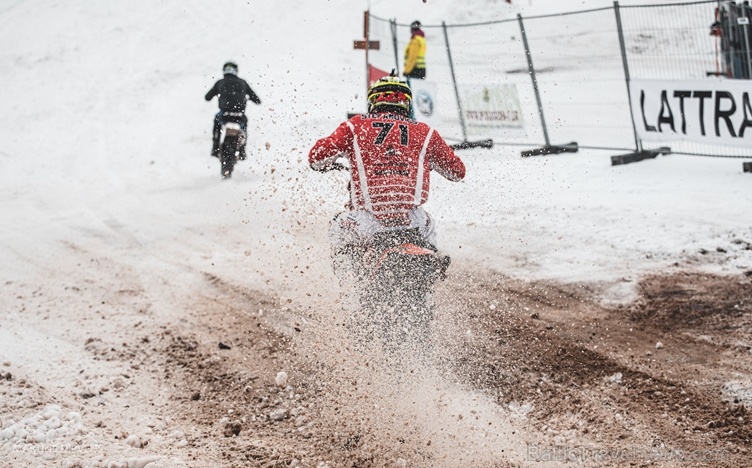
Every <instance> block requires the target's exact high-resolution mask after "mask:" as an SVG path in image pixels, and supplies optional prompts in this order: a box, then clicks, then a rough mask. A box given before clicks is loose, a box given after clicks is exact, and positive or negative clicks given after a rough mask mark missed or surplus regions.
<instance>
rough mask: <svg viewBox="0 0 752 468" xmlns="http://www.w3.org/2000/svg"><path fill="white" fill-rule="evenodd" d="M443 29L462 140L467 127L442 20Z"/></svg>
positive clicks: (464, 138)
mask: <svg viewBox="0 0 752 468" xmlns="http://www.w3.org/2000/svg"><path fill="white" fill-rule="evenodd" d="M441 27H442V28H443V29H444V43H445V44H446V50H447V56H448V57H449V70H451V72H452V84H453V85H454V96H455V98H457V109H459V111H460V125H461V126H462V141H467V129H466V128H465V114H464V112H462V103H461V102H460V92H459V91H458V90H457V78H455V76H454V63H453V62H452V51H451V49H450V48H449V36H448V35H447V27H446V23H445V22H444V21H442V22H441Z"/></svg>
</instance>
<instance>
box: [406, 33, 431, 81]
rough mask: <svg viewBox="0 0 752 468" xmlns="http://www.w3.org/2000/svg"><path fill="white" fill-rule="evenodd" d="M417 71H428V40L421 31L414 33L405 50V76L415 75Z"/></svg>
mask: <svg viewBox="0 0 752 468" xmlns="http://www.w3.org/2000/svg"><path fill="white" fill-rule="evenodd" d="M415 69H422V70H425V69H426V38H425V36H424V34H423V31H420V30H418V31H415V32H414V33H413V37H412V38H410V42H408V43H407V47H406V48H405V71H404V74H405V76H410V75H411V74H413V73H414V71H415ZM423 76H425V72H423Z"/></svg>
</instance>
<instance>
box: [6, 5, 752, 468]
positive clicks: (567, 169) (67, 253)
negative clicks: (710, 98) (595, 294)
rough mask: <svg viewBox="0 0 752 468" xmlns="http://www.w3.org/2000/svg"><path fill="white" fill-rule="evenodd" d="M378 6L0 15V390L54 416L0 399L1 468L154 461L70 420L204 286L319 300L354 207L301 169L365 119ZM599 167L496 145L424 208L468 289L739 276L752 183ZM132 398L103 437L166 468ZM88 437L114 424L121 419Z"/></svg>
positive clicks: (443, 16)
mask: <svg viewBox="0 0 752 468" xmlns="http://www.w3.org/2000/svg"><path fill="white" fill-rule="evenodd" d="M624 3H626V2H624ZM636 3H637V2H634V3H633V4H636ZM397 4H398V5H399V6H397ZM596 4H597V5H596ZM601 4H602V5H601ZM609 5H611V2H608V1H598V2H596V1H592V0H588V1H584V0H580V1H574V0H572V1H554V0H548V1H543V0H530V1H522V2H516V1H515V2H513V5H512V6H509V5H508V4H506V3H504V2H501V1H491V0H473V1H467V2H463V6H462V8H459V7H457V2H453V1H451V0H429V1H428V2H427V3H421V2H419V1H418V0H413V1H409V2H408V1H407V0H403V1H401V2H394V1H391V0H379V1H377V0H373V1H371V2H370V8H371V11H372V12H373V13H374V14H376V15H380V16H384V17H397V18H399V19H400V21H404V22H409V21H410V20H412V19H413V18H418V17H419V18H421V19H422V20H423V21H424V22H426V23H428V22H431V21H441V20H446V21H455V22H457V21H466V22H470V21H474V20H477V19H479V18H488V17H490V16H499V17H509V16H513V15H514V14H516V12H518V11H521V12H523V14H537V13H541V12H551V11H554V12H557V11H567V10H570V9H575V8H581V7H585V6H587V7H595V6H609ZM368 6H369V5H368V4H366V3H365V2H353V1H352V0H330V1H327V2H311V1H308V2H304V1H293V0H282V1H275V2H262V1H257V0H252V1H250V2H245V3H238V2H231V1H229V0H216V1H213V2H203V1H198V0H183V1H180V2H177V1H167V2H158V3H155V2H149V1H145V0H133V1H129V2H104V1H102V2H87V1H78V0H77V1H67V2H48V1H42V0H27V1H21V0H7V1H5V2H3V4H2V5H0V44H1V45H2V47H0V78H1V81H2V86H1V87H0V102H2V103H3V105H2V111H0V200H1V203H0V219H1V220H2V229H0V264H1V265H2V269H1V270H0V288H2V289H0V291H2V293H1V294H0V377H2V376H3V375H4V374H3V373H2V372H3V371H6V372H10V373H12V374H13V376H14V378H17V379H18V378H21V379H25V380H27V381H28V382H29V383H30V384H33V385H32V386H33V387H34V389H32V390H33V391H36V392H40V394H39V395H40V396H39V397H38V398H37V399H36V400H34V401H37V402H40V401H41V402H45V403H46V404H43V405H41V407H40V406H39V404H38V403H37V404H36V406H35V405H31V404H29V403H28V401H30V400H29V398H27V397H28V395H27V394H24V395H23V396H14V395H11V394H0V458H2V456H3V454H5V455H7V454H8V453H9V451H10V450H11V440H15V441H16V442H18V441H19V440H24V441H26V440H28V441H29V443H33V442H34V441H36V442H40V441H45V440H46V441H52V440H56V439H58V438H60V440H65V441H70V440H72V439H71V437H74V436H75V437H79V443H84V442H85V443H86V444H88V445H85V446H92V445H95V446H98V447H101V446H104V447H105V451H109V453H110V455H111V456H110V457H108V456H104V457H100V461H101V464H102V465H103V466H104V465H106V462H108V461H110V462H112V463H126V462H127V461H128V460H130V461H131V462H132V464H130V465H128V466H143V465H145V464H146V463H149V462H150V461H153V460H151V459H148V460H147V459H144V458H143V457H142V458H139V456H137V455H134V454H133V453H136V452H133V453H131V452H129V450H130V451H136V450H137V448H136V446H137V445H138V441H137V440H133V439H132V438H129V437H125V438H124V439H123V440H126V441H127V444H126V445H127V447H125V446H123V445H122V444H120V445H118V447H119V448H118V449H117V450H121V449H122V450H123V451H122V452H115V451H112V450H115V449H110V448H108V447H109V445H107V444H111V443H115V442H113V441H112V440H108V441H107V442H105V441H103V440H98V439H91V440H88V439H86V437H87V436H86V435H85V434H86V431H82V428H84V427H89V428H91V427H92V426H93V425H94V424H96V423H97V420H94V419H91V416H90V415H89V416H86V414H85V415H84V418H83V420H82V419H81V414H80V411H81V407H80V405H78V404H77V403H72V402H71V401H72V400H71V399H70V396H71V395H72V394H75V395H82V394H86V393H87V392H94V393H101V389H102V388H107V389H108V391H110V393H109V395H112V394H113V393H114V392H113V389H117V388H118V385H120V387H123V382H124V381H127V380H128V379H127V378H125V377H123V376H122V374H123V373H124V370H123V369H121V368H118V367H117V366H116V365H115V364H112V363H110V362H109V361H108V359H106V357H107V355H108V353H112V351H110V347H109V345H105V344H102V345H101V346H99V343H101V342H105V343H107V342H108V339H111V338H114V339H117V337H118V336H120V335H118V333H120V332H121V330H123V329H125V327H131V328H134V327H135V328H136V329H137V328H138V327H139V326H142V327H143V326H148V323H149V322H155V323H166V322H171V321H174V322H180V321H181V320H183V318H182V315H183V314H184V311H185V308H187V307H188V306H189V305H187V304H185V303H184V302H183V298H184V297H185V295H186V293H187V292H188V291H193V290H195V289H197V288H201V287H202V280H203V275H204V274H215V275H218V276H221V277H223V278H227V279H230V280H232V281H234V282H235V283H237V284H243V285H245V286H247V287H248V288H252V289H255V290H258V291H264V292H269V293H270V294H274V295H283V296H286V297H290V298H292V299H301V298H306V297H309V296H313V297H317V294H318V295H319V297H320V293H321V292H322V291H326V290H328V288H329V284H330V283H331V281H332V275H331V272H330V268H329V264H328V261H327V257H326V254H327V245H326V224H327V222H328V220H329V219H330V218H331V217H332V216H333V215H334V214H335V213H336V212H337V211H339V210H340V209H341V207H342V204H343V203H344V199H345V192H344V183H345V180H344V174H327V175H321V174H316V173H312V171H310V170H309V169H308V167H307V164H306V155H307V151H308V149H309V148H310V146H311V145H312V144H313V142H314V141H315V140H316V139H317V138H319V137H321V136H323V135H325V134H328V133H329V132H331V131H332V130H333V129H334V128H335V127H336V125H337V124H338V123H339V122H340V121H341V120H342V119H343V118H344V117H345V115H346V113H347V112H348V111H351V110H355V109H362V108H363V103H362V101H363V92H362V90H363V86H364V85H363V57H362V54H361V53H360V52H357V51H353V50H352V41H353V39H356V38H359V37H360V36H361V35H362V12H363V11H364V10H365V9H366V8H368ZM230 59H231V60H235V61H237V63H238V64H239V66H240V73H239V74H240V76H241V77H243V78H245V79H246V80H247V81H248V82H249V84H250V85H251V87H252V88H253V89H254V90H255V91H256V92H257V94H258V95H259V96H260V98H261V100H262V105H260V106H254V105H253V104H250V105H249V108H248V111H247V114H248V116H249V120H250V124H249V131H250V135H249V143H248V155H249V156H248V160H247V161H244V162H242V163H240V164H239V166H238V168H237V170H236V173H235V175H234V176H233V178H232V179H231V180H229V181H222V180H220V177H219V167H218V163H217V161H216V160H215V159H213V158H210V157H209V149H210V144H211V143H210V129H211V122H212V118H213V114H214V113H215V110H216V102H211V103H206V102H205V101H204V100H203V96H204V94H205V92H206V91H207V90H208V89H209V87H210V86H211V85H212V84H213V83H214V81H215V80H216V79H218V78H219V76H220V73H221V65H222V63H223V62H224V61H226V60H230ZM609 154H610V153H603V152H596V151H581V152H580V153H577V154H568V155H560V156H551V157H541V158H529V159H521V158H520V157H519V148H513V147H504V146H503V145H496V146H495V147H494V148H493V149H492V150H481V149H478V150H469V151H466V152H464V153H462V154H461V156H462V157H463V159H464V160H465V162H466V164H467V166H468V176H467V179H466V180H465V181H464V182H462V183H460V184H451V183H448V182H446V181H444V180H438V179H439V178H435V183H434V186H433V189H432V199H431V201H430V202H429V204H428V206H427V209H428V211H429V212H431V213H432V214H433V215H434V216H435V217H436V219H437V221H438V229H439V242H440V244H441V246H442V248H443V249H444V250H446V251H447V252H449V253H450V254H451V255H452V256H453V257H454V259H455V261H456V262H457V263H458V264H459V265H461V266H462V265H464V266H468V265H475V266H476V268H478V269H490V270H494V271H498V272H501V273H503V274H504V275H507V276H510V277H516V278H522V279H549V280H557V281H562V282H587V283H591V284H597V285H600V287H601V290H602V293H603V297H604V299H606V300H625V299H628V298H630V297H631V294H632V293H633V290H632V289H631V286H632V285H634V284H635V280H636V279H638V278H639V277H640V275H642V274H644V273H648V272H652V271H659V270H665V269H667V268H668V269H671V268H692V269H702V270H706V271H713V272H720V273H740V272H744V271H749V270H752V251H750V250H745V248H744V247H745V245H748V244H745V242H746V243H749V242H752V214H750V213H751V211H750V207H752V175H750V174H743V173H742V171H741V163H740V161H739V160H734V159H729V160H724V159H711V158H697V157H696V158H690V157H681V156H665V157H659V158H657V159H655V160H650V161H645V162H641V163H639V164H633V165H627V166H620V167H611V166H610V160H609V158H608V156H609ZM145 298H147V299H148V300H147V299H145ZM312 300H314V301H315V300H320V301H324V302H326V301H327V299H312ZM146 303H148V304H149V306H146V305H145V304H146ZM144 309H146V310H144ZM189 325H190V324H186V326H189ZM89 340H91V341H89ZM84 343H85V345H84ZM113 349H114V348H113ZM3 363H4V364H5V365H4V366H2V364H3ZM133 373H135V374H138V369H136V370H133ZM126 387H127V386H126ZM140 387H141V388H140V390H136V389H133V388H131V387H127V388H126V390H124V393H122V395H123V399H129V395H130V399H129V403H130V404H128V405H125V406H123V402H122V400H121V401H120V403H119V404H120V405H121V406H118V408H120V409H118V410H117V412H115V413H114V417H115V418H117V417H121V416H122V417H123V418H126V419H127V418H132V419H133V418H135V420H137V421H139V424H142V425H141V426H140V427H145V426H148V427H150V428H151V429H150V430H153V431H158V430H161V431H162V432H161V433H163V435H162V436H161V437H162V439H161V440H163V441H168V442H169V444H171V445H169V446H170V447H172V449H171V450H173V449H175V447H177V448H179V447H180V446H181V444H182V443H183V442H182V441H183V437H182V436H181V434H180V433H175V432H173V431H172V429H174V428H170V427H169V420H160V421H157V420H148V419H149V417H147V416H142V415H145V414H146V413H145V411H146V410H148V407H149V405H150V404H157V405H159V404H160V402H161V403H165V402H166V401H167V400H168V398H169V397H168V394H169V389H166V388H160V387H159V385H158V384H156V383H155V382H153V381H152V380H151V379H150V377H148V376H143V379H142V380H141V383H140ZM32 390H28V391H32ZM105 393H107V391H105ZM146 394H150V395H151V396H152V397H153V398H154V401H151V402H148V401H147V400H143V399H142V398H143V396H144V395H146ZM120 395H121V394H120V393H119V394H118V399H119V398H120ZM112 401H113V402H115V401H116V398H115V396H113V397H112ZM56 402H57V403H56ZM55 404H57V406H55ZM47 405H52V406H47ZM87 417H88V418H89V419H88V420H87ZM99 417H100V418H101V421H104V423H105V424H107V423H108V422H107V419H108V418H110V419H111V418H112V417H113V414H111V415H110V416H108V415H107V414H103V415H101V416H99ZM21 431H25V432H21ZM11 433H12V434H11ZM82 434H83V435H82ZM21 435H23V437H21ZM27 436H28V438H27ZM13 437H15V438H16V439H13ZM168 442H164V443H165V444H168ZM165 446H167V445H165ZM165 450H167V449H165ZM165 453H172V452H169V450H167V451H166V452H165ZM16 456H18V454H17V453H16ZM29 457H31V455H29ZM168 458H169V457H168ZM179 458H180V457H179V456H177V455H176V456H175V458H174V459H171V460H172V461H171V462H167V464H166V465H165V466H177V465H179V463H182V462H181V461H180V460H179ZM27 459H28V460H36V458H33V457H31V458H27ZM19 460H20V458H19ZM123 460H125V461H123ZM139 460H140V461H139ZM28 463H29V465H28V466H46V465H45V462H39V465H33V464H31V463H32V462H28ZM138 463H141V465H138ZM14 466H15V465H14ZM112 466H119V465H112ZM123 466H124V465H123ZM149 466H150V467H151V466H156V464H155V465H149Z"/></svg>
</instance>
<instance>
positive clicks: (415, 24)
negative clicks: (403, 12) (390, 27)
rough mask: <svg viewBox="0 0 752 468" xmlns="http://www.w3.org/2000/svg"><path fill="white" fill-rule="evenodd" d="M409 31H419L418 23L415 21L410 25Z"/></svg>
mask: <svg viewBox="0 0 752 468" xmlns="http://www.w3.org/2000/svg"><path fill="white" fill-rule="evenodd" d="M410 29H420V21H418V20H415V21H413V22H412V23H410Z"/></svg>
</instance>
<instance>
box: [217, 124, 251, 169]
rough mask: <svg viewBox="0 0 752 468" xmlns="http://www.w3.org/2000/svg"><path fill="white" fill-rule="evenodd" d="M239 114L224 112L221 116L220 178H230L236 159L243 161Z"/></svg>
mask: <svg viewBox="0 0 752 468" xmlns="http://www.w3.org/2000/svg"><path fill="white" fill-rule="evenodd" d="M242 117H243V114H242V113H240V112H225V113H224V114H223V115H222V121H221V129H220V136H219V161H220V163H221V171H222V178H223V179H228V178H230V177H231V176H232V171H233V169H234V168H235V163H236V162H237V161H238V159H240V160H243V159H245V138H246V134H245V131H244V130H243V126H242V124H241V122H242Z"/></svg>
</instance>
